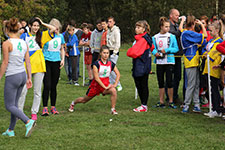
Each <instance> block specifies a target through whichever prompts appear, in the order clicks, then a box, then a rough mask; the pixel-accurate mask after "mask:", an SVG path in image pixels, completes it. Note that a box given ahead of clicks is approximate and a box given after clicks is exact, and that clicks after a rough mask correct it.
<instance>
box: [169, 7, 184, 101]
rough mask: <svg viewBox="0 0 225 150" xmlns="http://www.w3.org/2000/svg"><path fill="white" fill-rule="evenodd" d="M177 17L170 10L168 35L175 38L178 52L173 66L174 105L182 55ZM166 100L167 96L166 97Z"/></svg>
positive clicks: (175, 13) (177, 14) (176, 12)
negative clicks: (170, 34)
mask: <svg viewBox="0 0 225 150" xmlns="http://www.w3.org/2000/svg"><path fill="white" fill-rule="evenodd" d="M179 16H180V13H179V11H178V10H177V9H171V10H170V12H169V21H170V31H169V32H170V33H172V34H173V35H175V36H176V39H177V44H178V47H179V51H178V52H177V53H176V54H175V55H174V56H175V66H174V81H173V84H174V85H173V101H174V103H179V102H180V100H179V96H178V90H179V84H180V80H181V56H182V55H183V49H182V47H181V43H180V36H181V32H180V31H179V25H178V21H179ZM167 99H168V96H167Z"/></svg>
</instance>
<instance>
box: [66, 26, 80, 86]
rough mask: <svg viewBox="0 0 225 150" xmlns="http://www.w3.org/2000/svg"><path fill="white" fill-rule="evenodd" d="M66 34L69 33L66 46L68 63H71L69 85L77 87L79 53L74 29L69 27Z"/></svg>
mask: <svg viewBox="0 0 225 150" xmlns="http://www.w3.org/2000/svg"><path fill="white" fill-rule="evenodd" d="M68 33H69V39H68V43H67V44H66V46H67V48H68V49H69V61H70V63H71V70H72V72H71V79H72V80H71V81H70V84H73V85H75V86H79V83H78V73H77V63H78V57H79V54H80V51H79V48H78V46H79V40H78V38H77V36H76V34H74V27H73V26H71V25H69V27H68Z"/></svg>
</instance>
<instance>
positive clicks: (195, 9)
mask: <svg viewBox="0 0 225 150" xmlns="http://www.w3.org/2000/svg"><path fill="white" fill-rule="evenodd" d="M171 8H177V9H178V10H179V11H180V14H181V15H187V14H193V15H195V16H196V17H197V18H198V17H200V16H201V15H207V16H208V17H209V18H211V16H212V15H213V14H216V12H217V11H216V1H212V0H204V1H202V0H173V1H171V0H157V1H155V0H109V1H108V0H73V1H71V0H0V16H1V17H0V21H1V22H2V21H3V20H5V19H9V18H10V17H13V16H15V17H18V18H20V19H25V20H27V21H28V20H29V19H30V18H31V17H33V16H39V17H40V18H42V19H43V21H45V22H49V21H50V19H51V18H57V19H59V20H60V21H61V23H62V24H63V23H64V22H66V21H68V20H71V19H74V20H75V21H76V22H77V25H78V27H79V25H80V24H81V23H83V22H87V23H92V24H93V25H95V22H96V20H97V19H99V18H107V17H109V16H114V18H115V20H116V24H117V25H118V26H119V27H120V29H121V35H122V42H131V41H133V40H134V26H135V23H136V22H137V21H138V20H142V19H145V20H147V21H148V23H149V24H150V26H151V33H152V35H153V34H155V33H157V32H159V27H158V20H159V17H161V16H166V17H168V15H169V10H170V9H171ZM218 10H219V11H218V12H219V14H218V15H220V14H222V13H225V1H224V0H218ZM0 27H1V28H2V23H1V24H0ZM0 34H1V35H2V31H1V33H0Z"/></svg>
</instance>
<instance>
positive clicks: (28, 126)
mask: <svg viewBox="0 0 225 150" xmlns="http://www.w3.org/2000/svg"><path fill="white" fill-rule="evenodd" d="M35 125H36V121H35V120H32V119H30V122H29V123H27V124H26V125H25V126H26V134H25V137H29V136H30V135H31V133H32V131H33V129H34V127H35Z"/></svg>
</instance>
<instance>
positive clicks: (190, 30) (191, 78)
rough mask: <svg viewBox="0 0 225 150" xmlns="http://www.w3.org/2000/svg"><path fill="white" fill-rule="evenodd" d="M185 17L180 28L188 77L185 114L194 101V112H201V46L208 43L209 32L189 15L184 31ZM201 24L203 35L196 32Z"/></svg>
mask: <svg viewBox="0 0 225 150" xmlns="http://www.w3.org/2000/svg"><path fill="white" fill-rule="evenodd" d="M184 21H185V17H184V16H183V17H182V19H181V23H180V26H179V29H180V31H181V32H182V34H181V45H182V47H183V50H184V66H185V72H186V75H187V82H188V83H187V89H186V92H185V100H184V108H183V110H182V112H183V113H187V112H188V111H189V105H190V104H191V101H192V99H193V102H194V109H193V111H194V112H200V111H201V109H200V104H199V84H200V81H199V70H198V66H199V52H198V48H199V46H202V45H204V44H205V43H206V40H205V39H204V38H207V32H206V29H205V27H204V25H203V24H202V22H201V21H200V20H196V19H195V17H194V16H192V15H189V16H188V17H187V21H186V30H183V25H184ZM196 24H200V26H201V28H202V31H203V34H201V33H197V32H195V25H196Z"/></svg>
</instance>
